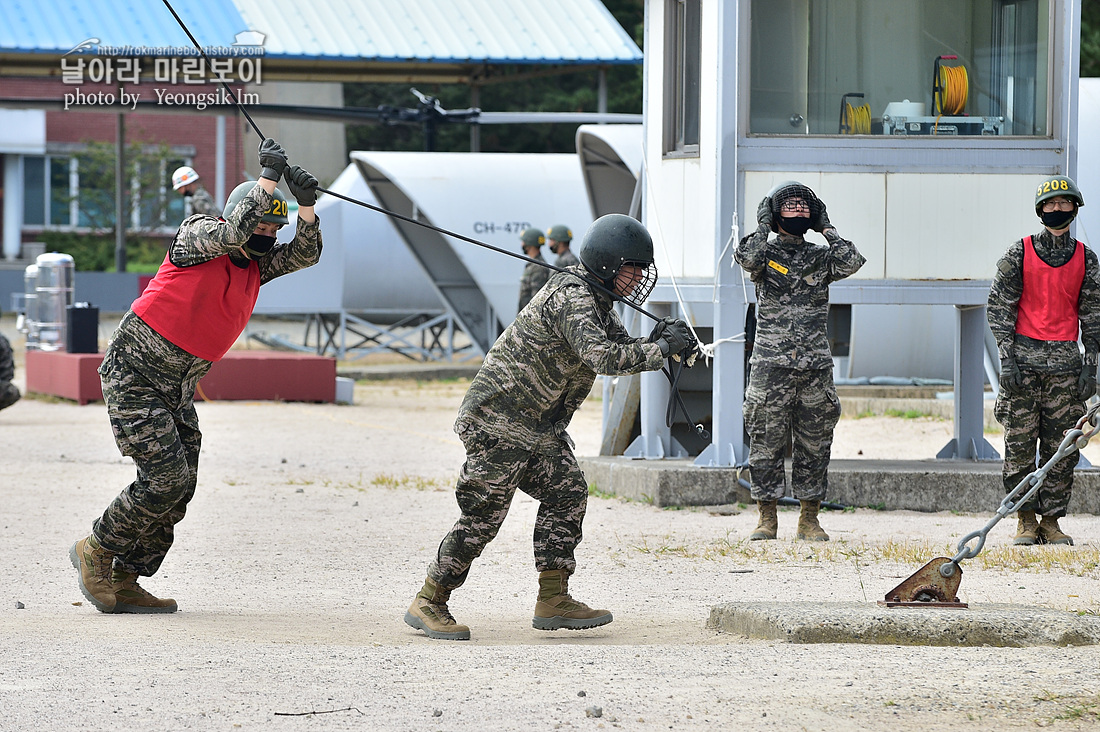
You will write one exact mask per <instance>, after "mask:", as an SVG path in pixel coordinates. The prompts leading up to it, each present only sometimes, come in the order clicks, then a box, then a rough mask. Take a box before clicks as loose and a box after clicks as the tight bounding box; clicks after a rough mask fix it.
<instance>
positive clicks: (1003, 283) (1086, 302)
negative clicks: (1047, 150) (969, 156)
mask: <svg viewBox="0 0 1100 732" xmlns="http://www.w3.org/2000/svg"><path fill="white" fill-rule="evenodd" d="M1084 205H1085V199H1084V197H1083V196H1082V195H1081V191H1080V190H1079V189H1078V188H1077V184H1076V183H1074V182H1073V180H1072V179H1070V178H1067V177H1066V176H1064V175H1056V176H1052V177H1050V178H1047V179H1046V180H1044V181H1042V182H1041V183H1039V185H1038V188H1037V189H1036V191H1035V214H1036V215H1037V216H1038V217H1039V219H1040V220H1041V221H1042V224H1043V228H1042V230H1041V231H1039V233H1037V234H1032V235H1029V236H1025V237H1024V238H1022V239H1019V240H1017V241H1016V242H1014V243H1013V244H1012V245H1011V246H1010V247H1009V248H1008V251H1006V252H1005V253H1004V255H1003V256H1002V257H1001V258H1000V260H999V261H998V262H997V272H996V274H994V276H993V283H992V285H991V286H990V288H989V301H988V303H987V314H988V318H989V328H990V330H992V331H993V336H994V338H996V340H997V352H998V355H999V356H1000V361H1001V375H1000V379H999V382H1000V383H999V386H1000V389H999V393H998V395H997V401H996V404H995V405H994V414H995V416H996V417H997V421H999V422H1000V423H1001V424H1002V425H1003V426H1004V430H1005V458H1004V466H1003V469H1002V477H1003V480H1004V486H1005V492H1006V493H1008V492H1011V491H1012V490H1013V489H1014V488H1015V487H1016V486H1017V485H1019V483H1020V481H1021V480H1023V479H1024V478H1025V477H1026V476H1027V475H1028V474H1029V473H1031V472H1032V471H1034V470H1035V448H1036V442H1038V448H1039V463H1040V464H1043V463H1045V462H1046V461H1048V460H1050V458H1051V457H1053V455H1054V454H1055V453H1056V452H1057V451H1058V446H1059V444H1061V441H1062V437H1063V434H1064V432H1065V431H1066V430H1068V429H1072V428H1073V426H1074V425H1075V424H1076V423H1077V420H1078V418H1079V417H1080V416H1081V415H1082V414H1083V413H1084V411H1085V404H1084V403H1085V402H1086V401H1087V400H1088V399H1090V398H1091V397H1092V396H1093V395H1094V394H1095V393H1096V363H1097V352H1098V351H1100V264H1098V260H1097V256H1096V253H1095V252H1093V251H1092V250H1091V249H1089V248H1088V247H1087V246H1085V245H1084V244H1082V243H1081V242H1079V241H1077V240H1076V239H1074V238H1073V237H1072V236H1071V235H1070V233H1069V227H1070V224H1071V223H1072V222H1073V219H1074V218H1075V217H1076V216H1077V210H1078V209H1079V208H1080V207H1081V206H1084ZM1078 331H1080V336H1081V347H1079V346H1078V340H1077V336H1078ZM1082 347H1083V350H1084V356H1082V355H1081V350H1082ZM1075 464H1076V461H1075V460H1072V459H1063V460H1060V461H1058V462H1057V463H1055V464H1054V465H1053V466H1051V469H1050V471H1049V472H1048V473H1047V476H1046V480H1044V481H1043V484H1042V485H1041V486H1040V487H1039V490H1038V492H1037V494H1036V496H1035V497H1033V498H1032V499H1031V501H1029V502H1028V504H1027V505H1022V506H1020V508H1019V510H1018V511H1017V530H1016V536H1015V538H1014V539H1013V542H1012V543H1013V544H1018V545H1024V546H1026V545H1032V544H1073V539H1072V538H1071V537H1070V536H1069V535H1068V534H1066V533H1065V532H1064V531H1062V529H1061V527H1060V526H1059V525H1058V519H1060V518H1062V517H1063V516H1065V515H1066V510H1067V508H1068V507H1069V501H1070V495H1071V493H1072V491H1073V468H1074V466H1075ZM1039 517H1041V521H1040V518H1039Z"/></svg>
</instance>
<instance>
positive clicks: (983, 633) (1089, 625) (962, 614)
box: [707, 602, 1100, 648]
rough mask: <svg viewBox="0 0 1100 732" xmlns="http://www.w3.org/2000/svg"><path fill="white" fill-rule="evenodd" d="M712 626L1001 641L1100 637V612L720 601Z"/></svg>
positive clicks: (794, 634) (797, 638) (828, 637)
mask: <svg viewBox="0 0 1100 732" xmlns="http://www.w3.org/2000/svg"><path fill="white" fill-rule="evenodd" d="M707 627H708V628H712V629H714V630H719V631H722V632H725V633H735V634H737V635H743V636H746V637H748V638H760V639H764V640H783V641H789V642H791V643H873V644H882V645H896V646H994V647H998V648H1005V647H1008V648H1026V647H1030V646H1085V645H1097V644H1100V617H1096V616H1087V615H1077V614H1075V613H1069V612H1061V611H1058V610H1051V609H1049V608H1042V607H1034V606H1027V605H1003V604H988V605H979V604H973V605H971V606H970V607H969V608H967V609H958V608H887V607H883V606H881V605H879V604H877V603H820V602H784V603H780V602H773V603H743V602H733V603H725V604H721V605H715V606H713V607H712V608H711V611H710V617H709V618H708V620H707Z"/></svg>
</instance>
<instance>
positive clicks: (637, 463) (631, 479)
mask: <svg viewBox="0 0 1100 732" xmlns="http://www.w3.org/2000/svg"><path fill="white" fill-rule="evenodd" d="M579 461H580V465H581V469H582V470H584V474H585V476H587V478H588V483H589V485H594V486H595V487H596V489H597V490H599V491H602V492H604V493H612V494H615V495H617V496H622V497H624V498H629V499H631V500H635V501H642V502H645V503H652V504H653V505H654V506H716V505H722V504H727V503H749V502H751V496H750V495H749V491H748V490H747V489H745V488H744V487H743V486H741V485H739V484H738V482H737V477H738V470H737V469H736V468H699V467H695V465H694V464H693V463H692V461H691V460H690V459H682V460H631V459H629V458H623V457H591V458H579ZM745 477H746V478H747V476H745ZM787 484H788V485H790V463H789V461H788V465H787ZM1003 499H1004V487H1003V484H1002V482H1001V463H1000V461H980V462H976V461H970V460H912V461H902V460H834V461H833V462H832V463H830V465H829V493H828V497H827V499H826V500H828V501H831V502H834V503H842V504H844V505H847V506H866V507H872V508H878V509H882V510H887V511H896V510H909V511H931V512H935V511H964V512H967V513H988V514H992V513H993V512H994V511H995V510H996V509H997V507H998V506H1000V504H1001V501H1002V500H1003ZM1069 512H1070V513H1071V514H1074V513H1091V514H1098V515H1100V469H1088V470H1078V471H1076V472H1075V473H1074V478H1073V498H1072V500H1071V501H1070V504H1069Z"/></svg>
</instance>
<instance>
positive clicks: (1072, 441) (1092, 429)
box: [940, 401, 1100, 577]
mask: <svg viewBox="0 0 1100 732" xmlns="http://www.w3.org/2000/svg"><path fill="white" fill-rule="evenodd" d="M1098 414H1100V401H1097V402H1096V403H1095V404H1093V405H1092V406H1091V407H1089V410H1088V412H1087V413H1086V414H1085V415H1084V416H1083V417H1081V419H1079V420H1077V424H1076V425H1075V426H1074V427H1073V429H1071V430H1067V431H1066V436H1065V437H1064V438H1062V442H1061V444H1060V445H1058V451H1057V452H1055V453H1054V455H1052V456H1051V458H1050V460H1047V461H1046V462H1045V463H1043V465H1042V467H1040V468H1039V469H1038V470H1035V471H1033V472H1031V473H1029V474H1028V475H1027V476H1025V477H1024V479H1023V480H1021V481H1020V482H1019V483H1018V484H1017V485H1016V487H1015V488H1013V489H1012V490H1011V491H1009V493H1008V495H1006V496H1005V497H1004V500H1003V501H1001V506H1000V508H998V509H997V513H996V515H994V516H993V518H992V519H990V521H989V523H987V524H986V525H985V526H984V527H983V528H981V529H979V530H978V531H972V532H970V533H969V534H967V535H966V536H964V537H963V538H962V540H960V541H959V545H958V552H957V553H956V554H955V556H954V557H952V558H951V561H950V562H947V563H945V564H944V565H943V566H942V567H940V574H942V575H943V576H944V577H950V576H951V575H953V574H955V570H956V569H957V568H958V565H959V562H961V561H962V560H964V559H973V558H974V557H976V556H978V554H979V553H981V551H982V547H984V546H985V537H986V534H988V533H989V530H990V529H992V528H993V527H994V526H996V525H997V523H998V522H1000V520H1001V519H1003V518H1004V517H1005V516H1008V515H1009V514H1010V513H1014V512H1016V511H1017V510H1018V509H1019V507H1020V506H1021V505H1023V504H1025V503H1027V502H1028V501H1029V500H1031V497H1032V496H1034V495H1035V494H1036V493H1037V492H1038V491H1039V486H1041V485H1042V484H1043V481H1044V480H1046V477H1047V473H1048V472H1049V471H1050V469H1051V468H1053V467H1054V465H1055V464H1056V463H1058V462H1059V461H1060V460H1063V459H1065V458H1066V457H1068V456H1070V455H1072V454H1073V453H1075V452H1079V451H1080V450H1083V449H1084V447H1085V445H1087V444H1089V440H1090V439H1092V436H1093V435H1095V434H1096V433H1097V431H1100V427H1098V425H1097V423H1098V422H1100V416H1098ZM1086 425H1088V429H1085V426H1086ZM1025 489H1026V490H1027V492H1026V493H1024V495H1023V496H1022V497H1021V498H1020V499H1019V500H1018V501H1015V502H1013V499H1014V498H1015V497H1016V496H1018V495H1020V492H1021V491H1023V490H1025ZM975 539H977V540H978V543H977V545H976V546H974V547H973V548H971V547H969V546H967V545H968V544H969V543H970V542H972V541H974V540H975Z"/></svg>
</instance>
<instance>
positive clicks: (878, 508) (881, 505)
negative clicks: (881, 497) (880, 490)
mask: <svg viewBox="0 0 1100 732" xmlns="http://www.w3.org/2000/svg"><path fill="white" fill-rule="evenodd" d="M867 508H869V509H871V510H872V511H885V510H886V504H885V503H868V504H867Z"/></svg>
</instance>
